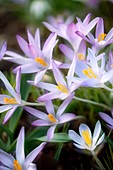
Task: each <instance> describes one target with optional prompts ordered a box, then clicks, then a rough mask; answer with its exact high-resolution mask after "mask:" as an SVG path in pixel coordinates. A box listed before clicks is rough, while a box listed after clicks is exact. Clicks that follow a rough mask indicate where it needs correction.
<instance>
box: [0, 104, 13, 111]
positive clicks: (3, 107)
mask: <svg viewBox="0 0 113 170" xmlns="http://www.w3.org/2000/svg"><path fill="white" fill-rule="evenodd" d="M13 107H14V106H13V105H4V106H0V113H3V112H5V111H7V110H9V109H11V108H13Z"/></svg>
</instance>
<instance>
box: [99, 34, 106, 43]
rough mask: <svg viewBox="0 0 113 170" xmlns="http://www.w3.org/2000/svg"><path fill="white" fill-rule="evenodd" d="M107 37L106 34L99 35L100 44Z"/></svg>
mask: <svg viewBox="0 0 113 170" xmlns="http://www.w3.org/2000/svg"><path fill="white" fill-rule="evenodd" d="M105 37H106V34H104V33H102V34H99V35H98V42H100V41H103V40H104V38H105Z"/></svg>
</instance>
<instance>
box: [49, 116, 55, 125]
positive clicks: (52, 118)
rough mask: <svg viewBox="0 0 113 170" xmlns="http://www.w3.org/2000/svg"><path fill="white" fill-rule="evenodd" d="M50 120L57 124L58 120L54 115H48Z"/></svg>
mask: <svg viewBox="0 0 113 170" xmlns="http://www.w3.org/2000/svg"><path fill="white" fill-rule="evenodd" d="M48 118H49V120H50V121H51V122H53V123H55V122H56V119H55V117H54V116H53V115H52V114H48Z"/></svg>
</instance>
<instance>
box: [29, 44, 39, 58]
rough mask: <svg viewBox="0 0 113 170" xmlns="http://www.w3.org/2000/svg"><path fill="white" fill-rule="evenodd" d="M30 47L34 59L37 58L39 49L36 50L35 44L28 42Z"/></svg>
mask: <svg viewBox="0 0 113 170" xmlns="http://www.w3.org/2000/svg"><path fill="white" fill-rule="evenodd" d="M28 48H29V51H30V53H31V56H32V58H33V59H35V58H36V57H38V53H37V51H36V50H35V48H34V46H33V45H31V44H28Z"/></svg>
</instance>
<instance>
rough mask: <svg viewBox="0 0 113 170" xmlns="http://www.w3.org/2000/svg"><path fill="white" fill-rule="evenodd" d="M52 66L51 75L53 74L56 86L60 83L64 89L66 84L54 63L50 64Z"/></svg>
mask: <svg viewBox="0 0 113 170" xmlns="http://www.w3.org/2000/svg"><path fill="white" fill-rule="evenodd" d="M52 66H53V74H54V77H55V80H56V82H57V84H58V83H61V84H62V85H64V86H65V87H66V82H65V80H64V78H63V76H62V74H61V72H60V70H59V69H58V67H57V65H56V64H55V62H54V61H53V62H52Z"/></svg>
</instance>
